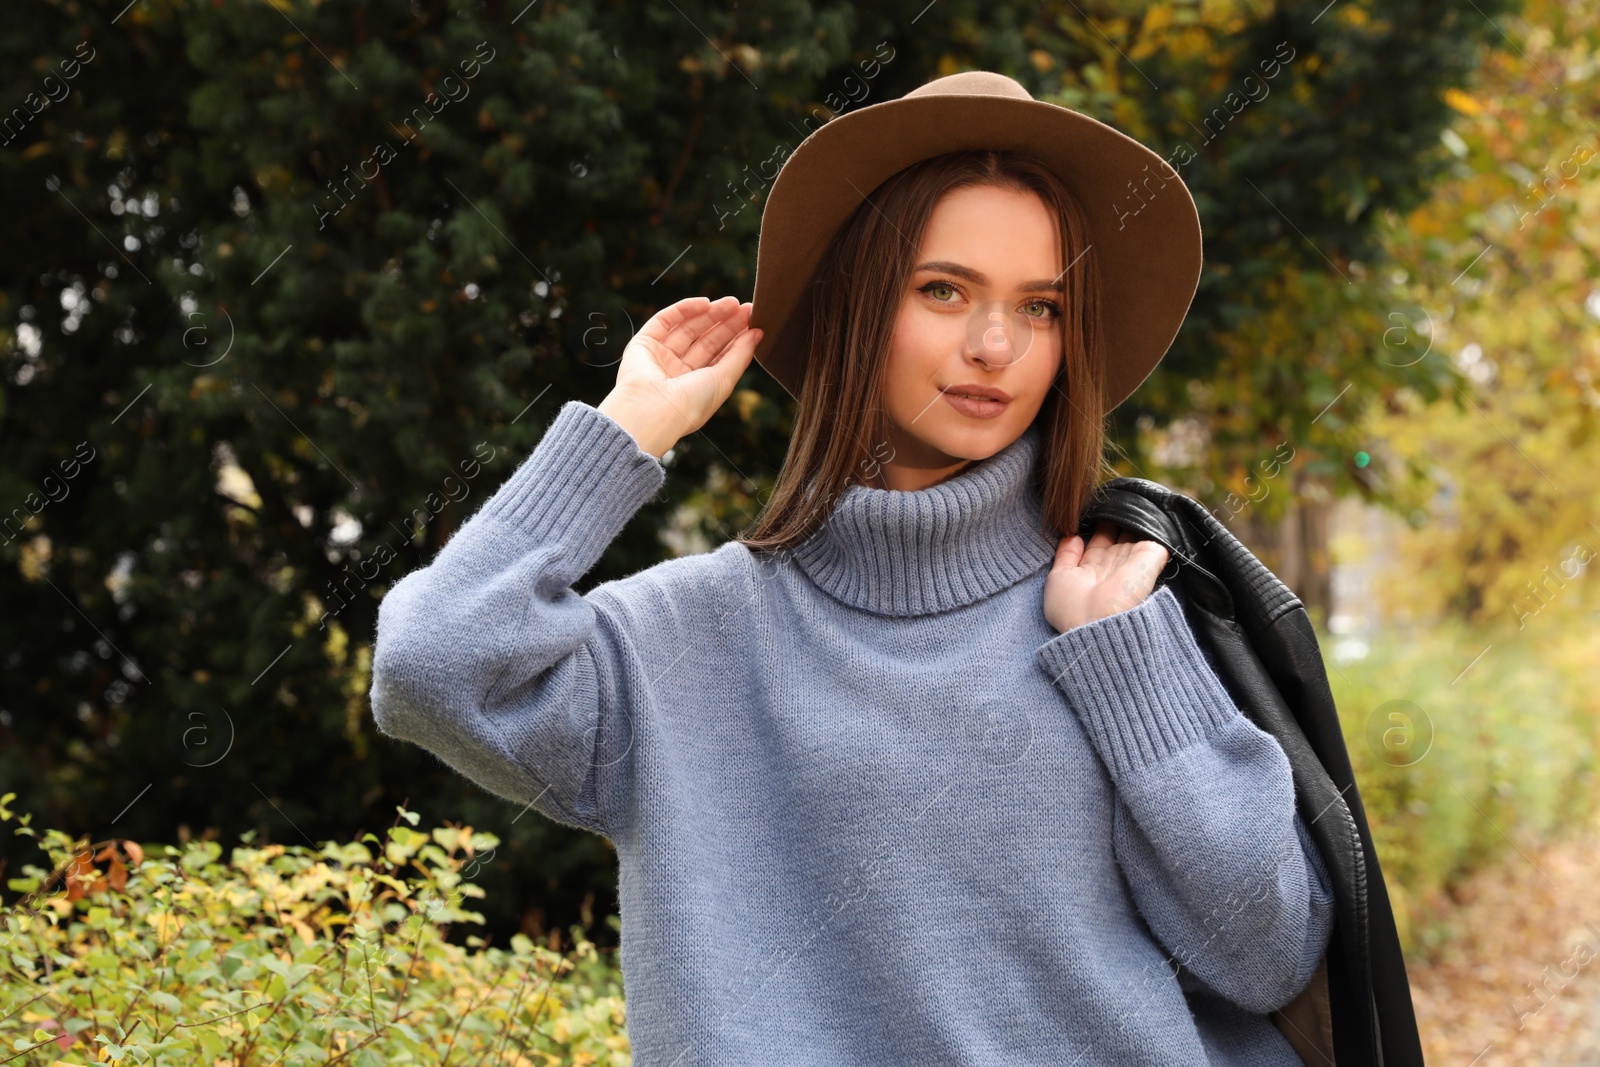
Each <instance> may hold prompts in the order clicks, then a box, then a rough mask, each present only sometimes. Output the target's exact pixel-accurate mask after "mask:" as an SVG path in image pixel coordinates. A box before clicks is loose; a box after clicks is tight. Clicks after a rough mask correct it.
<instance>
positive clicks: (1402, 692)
mask: <svg viewBox="0 0 1600 1067" xmlns="http://www.w3.org/2000/svg"><path fill="white" fill-rule="evenodd" d="M1552 610H1553V609H1552ZM1548 622H1549V626H1548V629H1547V630H1545V631H1544V632H1543V636H1542V637H1541V639H1540V640H1539V641H1538V642H1524V643H1522V644H1520V645H1515V644H1514V642H1515V640H1516V639H1515V638H1514V637H1508V635H1507V634H1506V633H1504V632H1503V631H1501V632H1486V631H1485V630H1484V629H1482V628H1478V627H1471V626H1469V625H1467V624H1465V623H1463V622H1461V621H1459V620H1446V621H1444V622H1442V623H1440V624H1438V625H1433V626H1429V627H1428V628H1426V629H1424V630H1420V631H1418V632H1415V633H1412V634H1407V635H1405V636H1404V637H1403V638H1402V637H1400V636H1398V635H1397V636H1394V637H1392V638H1391V639H1388V640H1385V641H1383V642H1380V643H1378V644H1376V645H1375V646H1374V647H1373V649H1372V651H1371V653H1370V654H1369V655H1368V656H1367V657H1366V658H1365V659H1362V660H1360V661H1358V662H1355V663H1347V664H1345V665H1343V666H1342V667H1341V666H1339V665H1338V664H1337V663H1335V662H1330V664H1329V672H1328V673H1329V675H1330V681H1331V682H1332V687H1333V696H1334V700H1335V702H1336V703H1337V704H1338V707H1339V711H1340V716H1341V725H1342V727H1343V732H1344V736H1345V745H1346V747H1347V748H1348V749H1349V752H1350V758H1351V763H1352V764H1353V766H1354V768H1355V774H1356V781H1357V782H1358V783H1360V789H1361V798H1362V802H1363V804H1364V805H1365V807H1366V811H1367V816H1368V821H1369V823H1370V825H1371V827H1372V832H1373V838H1374V841H1375V843H1376V846H1377V850H1378V858H1379V862H1380V863H1381V864H1382V865H1383V873H1384V881H1385V884H1386V886H1387V889H1388V893H1389V897H1390V899H1391V901H1392V903H1393V904H1394V910H1395V918H1396V922H1397V924H1398V925H1399V928H1400V935H1401V940H1402V942H1403V944H1404V945H1405V946H1406V948H1407V949H1408V950H1410V949H1412V948H1417V949H1420V950H1422V951H1423V952H1427V951H1429V950H1431V949H1433V948H1434V947H1436V946H1438V945H1440V944H1442V943H1444V942H1445V941H1447V940H1448V939H1449V938H1450V936H1451V932H1452V931H1451V928H1450V926H1449V925H1448V923H1449V909H1448V908H1447V907H1446V906H1445V905H1447V904H1448V902H1449V901H1448V897H1447V894H1448V893H1449V891H1450V889H1451V888H1452V887H1453V886H1455V885H1456V884H1457V883H1459V882H1460V881H1461V880H1463V879H1464V878H1466V877H1467V876H1468V875H1471V874H1473V873H1474V872H1476V871H1478V870H1481V869H1483V868H1485V867H1486V866H1489V865H1491V864H1494V863H1524V862H1526V859H1525V858H1524V857H1525V853H1526V850H1527V849H1529V848H1532V847H1535V846H1536V845H1538V844H1539V843H1540V842H1542V841H1546V840H1551V839H1554V838H1558V837H1560V836H1561V834H1562V833H1563V832H1565V831H1567V830H1570V829H1572V828H1574V827H1580V826H1583V825H1586V824H1587V822H1588V821H1589V819H1590V816H1591V815H1592V813H1593V812H1594V811H1595V809H1596V805H1597V804H1600V768H1597V760H1600V695H1597V694H1596V692H1595V690H1594V684H1593V683H1594V677H1593V675H1594V664H1595V662H1596V661H1597V659H1600V641H1597V640H1596V639H1595V636H1594V628H1593V626H1592V624H1589V625H1585V620H1583V619H1582V618H1580V617H1575V616H1573V615H1570V614H1569V615H1568V617H1567V618H1566V619H1564V620H1555V619H1551V620H1548ZM1563 622H1565V623H1566V625H1562V623H1563ZM1508 641H1510V642H1513V648H1514V651H1513V652H1512V653H1511V654H1495V652H1493V651H1491V649H1494V648H1496V647H1497V645H1499V644H1501V643H1503V642H1508ZM1480 657H1481V658H1480ZM1519 850H1521V854H1520V855H1519Z"/></svg>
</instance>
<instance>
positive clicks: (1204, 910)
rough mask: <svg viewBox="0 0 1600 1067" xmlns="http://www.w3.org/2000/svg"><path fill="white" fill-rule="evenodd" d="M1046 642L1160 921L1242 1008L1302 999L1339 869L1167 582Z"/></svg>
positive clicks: (1143, 902) (1275, 753)
mask: <svg viewBox="0 0 1600 1067" xmlns="http://www.w3.org/2000/svg"><path fill="white" fill-rule="evenodd" d="M1037 657H1038V661H1039V663H1040V664H1041V666H1043V667H1044V669H1045V670H1046V672H1047V673H1048V674H1049V675H1050V677H1051V678H1052V679H1054V680H1055V682H1056V684H1057V686H1058V687H1059V688H1060V689H1061V691H1062V692H1063V693H1064V694H1065V696H1066V698H1067V701H1068V703H1069V704H1070V705H1071V706H1072V708H1073V709H1074V710H1075V711H1076V713H1077V714H1078V716H1079V718H1080V720H1081V721H1082V722H1083V726H1084V729H1085V732H1086V733H1088V735H1089V737H1090V740H1091V743H1092V744H1093V745H1094V746H1095V748H1096V749H1097V750H1098V752H1099V754H1100V757H1101V759H1102V760H1103V761H1104V763H1105V766H1106V768H1107V769H1108V772H1109V773H1110V775H1111V777H1112V780H1113V782H1114V783H1115V787H1116V793H1117V800H1116V803H1115V806H1114V809H1113V810H1114V816H1113V821H1114V826H1113V842H1114V848H1115V850H1116V854H1117V858H1118V862H1119V863H1120V864H1121V866H1122V868H1123V871H1124V873H1125V874H1126V875H1127V879H1128V883H1129V886H1130V891H1131V893H1132V895H1133V898H1134V901H1135V903H1136V904H1137V905H1138V907H1139V910H1140V913H1141V914H1142V915H1143V916H1144V918H1145V920H1146V922H1147V923H1148V925H1149V926H1150V928H1151V931H1152V932H1153V933H1154V934H1155V936H1156V937H1157V939H1158V940H1159V941H1160V942H1161V943H1162V944H1163V946H1165V947H1166V948H1167V950H1168V951H1169V952H1171V953H1172V956H1173V958H1174V959H1175V960H1176V962H1177V963H1179V964H1181V965H1182V967H1183V968H1185V969H1186V970H1187V971H1189V972H1190V973H1192V974H1193V975H1194V976H1196V977H1198V978H1199V979H1200V980H1201V981H1202V982H1204V983H1205V985H1207V986H1209V987H1210V988H1211V989H1213V990H1215V991H1216V992H1217V993H1219V994H1221V995H1222V996H1224V997H1226V998H1227V999H1228V1000H1231V1001H1233V1002H1234V1003H1235V1004H1238V1005H1239V1006H1240V1007H1242V1008H1245V1009H1246V1010H1249V1011H1253V1012H1257V1013H1260V1014H1265V1013H1267V1012H1270V1011H1273V1010H1275V1009H1277V1008H1281V1007H1283V1006H1284V1005H1285V1004H1287V1003H1288V1002H1289V1001H1291V1000H1293V999H1294V997H1295V996H1296V995H1297V994H1299V992H1300V991H1301V990H1303V989H1304V988H1305V987H1306V985H1307V984H1308V983H1309V982H1310V980H1311V975H1312V973H1313V972H1314V971H1315V970H1316V966H1317V962H1318V961H1319V960H1320V958H1321V957H1322V955H1323V953H1324V952H1325V951H1326V949H1327V946H1328V939H1329V937H1330V935H1331V933H1332V929H1333V922H1334V896H1333V889H1332V880H1331V879H1330V878H1329V876H1328V873H1327V870H1326V868H1325V867H1324V866H1323V862H1322V859H1321V857H1320V856H1319V855H1318V853H1317V848H1316V844H1315V842H1314V841H1312V840H1311V838H1310V835H1309V833H1308V832H1307V830H1306V827H1305V823H1304V822H1303V820H1302V819H1301V817H1300V815H1299V813H1298V812H1297V811H1296V810H1295V800H1294V781H1293V778H1292V776H1291V772H1290V768H1289V758H1288V757H1287V756H1286V755H1284V752H1283V749H1282V747H1281V746H1280V745H1279V744H1278V742H1277V740H1276V739H1275V738H1273V737H1272V735H1271V734H1268V733H1267V732H1266V731H1264V730H1262V729H1261V728H1260V727H1258V726H1256V725H1255V724H1254V723H1253V722H1251V721H1250V720H1249V719H1248V718H1246V717H1245V716H1244V714H1243V713H1242V712H1241V711H1240V710H1239V709H1238V708H1237V707H1236V706H1235V705H1234V703H1233V700H1232V698H1231V697H1230V696H1229V694H1228V691H1227V690H1226V689H1225V688H1224V687H1223V685H1222V683H1221V681H1220V680H1219V679H1218V678H1217V676H1216V674H1215V672H1213V671H1212V669H1211V667H1210V665H1209V663H1208V662H1207V661H1206V658H1205V656H1204V653H1203V652H1202V650H1201V649H1200V647H1199V644H1198V642H1197V640H1196V638H1195V636H1194V634H1193V632H1192V631H1191V630H1190V629H1189V625H1188V622H1187V620H1186V619H1185V618H1184V614H1183V607H1182V605H1181V604H1180V602H1179V601H1178V598H1177V594H1176V593H1175V592H1174V591H1173V589H1172V587H1171V586H1170V585H1168V586H1162V587H1160V588H1159V589H1157V590H1156V591H1155V592H1154V593H1153V594H1151V595H1150V596H1148V597H1146V598H1145V600H1144V601H1142V602H1141V603H1140V604H1139V605H1137V606H1136V607H1134V608H1131V609H1129V610H1126V611H1121V612H1118V613H1116V614H1113V615H1110V616H1107V617H1106V618H1103V619H1096V620H1095V621H1093V622H1091V623H1088V624H1085V625H1083V626H1078V627H1074V628H1073V629H1071V630H1067V631H1065V632H1064V633H1061V634H1058V635H1056V636H1055V637H1054V638H1052V639H1051V640H1049V641H1047V642H1046V643H1045V644H1043V645H1041V646H1040V647H1039V648H1038V650H1037Z"/></svg>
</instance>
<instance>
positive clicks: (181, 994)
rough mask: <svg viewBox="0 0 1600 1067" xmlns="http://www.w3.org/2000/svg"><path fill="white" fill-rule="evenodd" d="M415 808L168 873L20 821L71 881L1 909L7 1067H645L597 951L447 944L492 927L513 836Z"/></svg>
mask: <svg viewBox="0 0 1600 1067" xmlns="http://www.w3.org/2000/svg"><path fill="white" fill-rule="evenodd" d="M14 795H15V794H7V795H6V797H5V798H0V819H3V820H5V821H9V820H10V818H11V817H12V813H11V812H9V811H6V810H5V808H4V805H5V802H6V801H9V800H10V799H11V798H12V797H14ZM399 810H400V814H401V816H403V817H404V819H405V820H406V821H407V823H409V824H410V825H396V826H393V827H391V828H390V829H389V830H388V832H387V835H386V840H379V838H378V837H377V836H376V835H374V834H366V835H364V836H363V837H362V839H361V840H360V841H356V842H346V843H342V844H341V843H336V842H333V841H329V842H327V843H325V844H324V845H323V846H322V848H321V849H311V848H304V847H300V846H295V847H290V848H285V847H283V846H281V845H273V846H268V847H266V848H252V847H249V845H248V843H247V844H246V845H243V846H241V847H238V848H235V849H233V850H232V853H231V856H230V857H229V859H227V860H226V861H224V860H223V859H222V846H221V845H220V844H218V843H216V842H214V841H191V842H190V843H189V844H188V845H187V847H185V848H183V849H179V848H175V847H172V846H164V847H161V848H159V849H155V848H152V849H150V852H151V853H152V854H153V853H156V852H159V853H160V854H161V858H159V859H158V858H154V856H153V855H152V856H150V857H147V856H146V854H145V853H146V850H145V849H144V848H142V847H141V846H139V845H138V844H136V843H134V842H132V841H127V840H114V841H111V842H103V843H100V844H98V845H89V844H88V843H87V842H84V841H74V840H73V839H72V838H71V837H69V836H68V835H67V834H64V833H62V832H60V831H58V830H51V831H48V832H46V833H45V834H44V835H43V836H42V837H40V835H38V834H36V833H35V832H34V831H33V830H32V828H31V827H29V826H27V825H26V824H27V822H28V818H27V817H26V816H24V817H22V818H21V819H20V820H19V821H21V822H22V823H23V824H24V825H23V826H22V827H21V828H20V829H18V831H17V832H18V833H25V834H29V835H32V836H34V837H36V838H38V843H39V844H40V845H41V847H43V848H44V849H45V850H46V852H47V853H48V854H49V856H50V858H51V860H52V862H53V863H54V868H53V870H51V871H46V870H44V869H42V868H38V867H30V868H28V869H27V877H24V878H14V879H11V880H10V888H11V889H12V890H14V891H17V892H21V893H24V894H26V895H25V896H24V897H23V898H22V899H21V900H20V901H12V902H11V903H10V905H9V906H8V907H7V908H6V909H5V910H4V911H3V912H0V921H3V924H4V927H3V934H0V936H3V939H4V942H5V943H4V945H3V947H0V953H3V954H0V974H3V976H4V977H3V978H0V989H3V990H4V994H5V995H4V1002H5V1004H6V1005H7V1008H6V1012H5V1015H4V1017H3V1018H0V1041H4V1046H3V1048H4V1049H6V1050H8V1051H9V1053H10V1055H9V1056H8V1058H7V1060H6V1062H15V1063H17V1064H19V1065H26V1064H54V1065H61V1064H87V1063H91V1062H93V1063H100V1062H111V1063H156V1062H161V1063H193V1064H200V1063H221V1062H226V1063H230V1064H241V1065H243V1064H257V1065H265V1064H271V1063H277V1062H282V1063H348V1064H352V1065H364V1067H380V1065H383V1064H395V1063H428V1064H439V1063H452V1062H453V1063H461V1064H466V1063H494V1064H508V1065H517V1067H534V1065H537V1067H551V1065H554V1064H564V1063H580V1064H619V1065H620V1064H627V1063H629V1062H631V1056H630V1054H629V1046H628V1041H627V1037H626V1035H625V1033H624V1030H623V1024H624V1019H625V1016H624V1008H623V1001H622V987H621V975H620V974H619V972H618V971H617V970H616V968H615V967H614V966H613V964H612V963H611V962H610V961H609V960H608V959H606V958H605V957H603V956H601V955H600V954H599V953H598V952H596V950H595V946H594V945H593V944H591V943H590V942H588V941H586V940H583V939H581V938H579V939H578V940H577V943H576V947H575V948H574V950H573V951H572V952H571V953H570V954H569V955H566V956H563V955H561V954H559V953H556V952H553V951H551V950H550V949H547V948H544V947H542V946H540V945H538V944H535V943H534V942H532V941H530V940H529V939H528V938H527V937H525V936H523V935H521V934H518V935H516V936H514V937H512V938H511V941H510V945H511V947H510V949H509V950H507V949H501V948H497V947H493V946H488V945H485V943H484V941H483V940H482V939H481V938H476V937H472V938H469V939H468V947H467V948H462V947H461V946H457V945H453V944H450V943H449V942H447V941H446V940H445V939H444V932H445V931H446V929H447V928H448V927H449V926H450V925H451V924H456V923H481V922H482V916H480V915H479V914H477V913H476V912H473V911H469V910H466V909H465V908H464V907H463V904H464V903H465V898H469V897H482V896H483V890H482V889H481V888H479V887H478V886H477V885H475V884H473V883H472V882H470V881H468V880H467V879H468V878H469V877H470V876H471V874H472V872H473V871H474V870H475V869H476V862H477V859H478V858H479V857H481V856H482V854H483V850H485V849H488V850H490V851H491V852H492V850H493V849H494V847H495V846H496V845H497V844H498V841H497V839H496V838H495V837H494V836H493V835H492V834H485V833H474V832H472V831H471V829H470V828H465V827H450V826H445V827H437V828H435V829H433V830H431V831H429V832H423V831H420V830H416V829H413V827H414V826H415V825H416V823H417V822H418V815H417V814H416V813H415V812H409V811H406V810H405V809H403V808H402V809H399ZM397 823H398V820H397ZM369 846H370V847H369ZM125 858H126V862H124V859H125ZM574 933H575V936H576V931H574ZM19 1053H20V1055H17V1054H19Z"/></svg>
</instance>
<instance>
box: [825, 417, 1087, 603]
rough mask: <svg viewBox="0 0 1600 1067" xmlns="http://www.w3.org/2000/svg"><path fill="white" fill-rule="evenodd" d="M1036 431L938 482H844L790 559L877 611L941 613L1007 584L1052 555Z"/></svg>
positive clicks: (847, 598)
mask: <svg viewBox="0 0 1600 1067" xmlns="http://www.w3.org/2000/svg"><path fill="white" fill-rule="evenodd" d="M1039 450H1040V431H1039V428H1038V427H1037V426H1030V427H1028V429H1027V430H1026V431H1024V432H1023V434H1022V436H1021V437H1019V438H1017V439H1016V440H1015V441H1013V442H1012V443H1011V444H1009V445H1007V446H1006V447H1005V448H1003V449H1001V450H1000V451H999V452H996V453H995V454H994V455H992V456H990V457H989V458H987V459H984V460H980V461H978V462H976V463H973V464H972V465H970V466H968V467H967V468H966V469H964V470H962V471H961V472H960V473H959V474H956V475H954V476H953V477H950V478H947V479H945V480H944V481H942V482H940V483H939V484H937V485H933V486H929V487H928V488H926V489H917V490H913V491H906V490H897V489H873V488H870V487H868V486H864V485H851V486H849V487H848V488H847V489H846V490H845V491H844V493H843V494H842V495H841V496H840V497H839V501H838V503H837V504H836V505H835V506H834V509H833V511H832V512H831V513H830V514H829V516H828V518H827V520H826V521H825V522H824V523H823V524H822V525H821V526H820V527H818V528H817V530H816V531H815V532H814V533H812V534H811V536H810V537H808V538H807V539H806V540H805V541H803V542H801V543H800V544H799V545H797V546H796V547H795V550H794V559H795V562H796V563H797V564H798V565H799V567H800V568H801V570H803V571H804V572H805V573H806V575H807V576H808V577H809V578H810V579H811V580H812V581H813V582H815V583H816V584H817V586H819V587H820V588H821V589H822V590H823V591H824V592H826V593H828V594H830V595H831V596H833V597H835V598H836V599H838V600H841V601H843V602H844V603H846V604H849V605H850V606H851V607H855V608H860V609H862V610H864V611H871V612H875V613H877V614H880V615H927V614H931V613H932V612H936V611H948V610H950V609H951V608H958V607H961V606H963V605H965V604H971V603H974V602H975V601H978V600H982V599H983V598H984V597H986V596H989V595H991V594H993V593H997V592H999V591H1000V590H1002V589H1006V588H1009V587H1010V586H1012V585H1015V584H1016V583H1017V582H1019V581H1021V580H1022V579H1024V578H1026V577H1028V576H1029V575H1031V574H1034V573H1036V572H1038V571H1039V570H1040V569H1041V568H1042V567H1044V566H1045V565H1047V564H1049V563H1051V562H1052V561H1053V560H1054V558H1055V552H1056V543H1055V542H1054V541H1053V540H1051V539H1050V538H1048V537H1046V536H1045V535H1044V534H1043V533H1042V532H1041V530H1040V525H1041V505H1040V500H1039V494H1038V490H1037V489H1036V488H1035V486H1034V485H1033V478H1032V475H1033V468H1034V461H1035V460H1036V459H1037V457H1038V454H1039Z"/></svg>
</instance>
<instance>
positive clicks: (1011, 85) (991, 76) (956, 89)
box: [902, 70, 1033, 100]
mask: <svg viewBox="0 0 1600 1067" xmlns="http://www.w3.org/2000/svg"><path fill="white" fill-rule="evenodd" d="M935 95H937V96H1010V97H1015V98H1017V99H1019V100H1032V99H1033V94H1032V93H1030V92H1028V90H1027V89H1025V88H1023V86H1022V83H1021V82H1019V81H1017V80H1016V79H1015V78H1010V77H1007V76H1006V75H1004V74H997V73H996V72H994V71H992V70H964V71H962V72H960V73H959V74H946V75H945V76H944V77H942V78H935V79H933V81H931V82H927V83H925V84H923V85H919V86H917V87H916V88H915V89H913V90H911V91H910V92H909V93H906V94H905V96H904V97H902V99H908V98H911V97H917V96H935Z"/></svg>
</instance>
